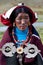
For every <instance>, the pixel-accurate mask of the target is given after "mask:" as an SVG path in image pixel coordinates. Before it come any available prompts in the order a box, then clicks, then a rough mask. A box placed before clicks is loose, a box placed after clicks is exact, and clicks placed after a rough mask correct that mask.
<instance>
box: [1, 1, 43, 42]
mask: <svg viewBox="0 0 43 65" xmlns="http://www.w3.org/2000/svg"><path fill="white" fill-rule="evenodd" d="M21 2H24V3H25V4H26V5H27V6H29V7H30V8H31V9H32V10H33V11H34V12H37V14H38V20H37V22H43V0H0V14H3V13H4V12H6V11H7V10H9V9H10V8H11V7H13V6H16V5H17V4H18V3H21ZM0 26H3V24H2V23H1V22H0ZM36 29H37V31H38V33H39V35H40V38H41V40H42V43H43V27H36ZM3 33H4V32H0V40H1V39H2V36H3Z"/></svg>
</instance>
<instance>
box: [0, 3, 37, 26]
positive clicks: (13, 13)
mask: <svg viewBox="0 0 43 65" xmlns="http://www.w3.org/2000/svg"><path fill="white" fill-rule="evenodd" d="M23 11H24V12H25V13H27V14H29V17H30V22H31V24H33V23H34V22H36V20H37V14H36V13H34V12H33V11H32V10H31V9H30V8H29V7H27V6H25V5H24V3H20V4H19V5H17V6H15V7H12V8H11V9H9V10H8V11H7V12H6V13H5V14H3V15H1V22H2V23H3V24H4V25H7V26H11V25H12V23H13V21H14V20H15V18H16V17H17V15H18V14H19V13H20V12H23Z"/></svg>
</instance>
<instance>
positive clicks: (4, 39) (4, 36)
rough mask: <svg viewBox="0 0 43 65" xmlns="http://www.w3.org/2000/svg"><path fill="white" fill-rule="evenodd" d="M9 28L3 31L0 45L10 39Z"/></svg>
mask: <svg viewBox="0 0 43 65" xmlns="http://www.w3.org/2000/svg"><path fill="white" fill-rule="evenodd" d="M9 29H10V28H9V27H8V28H7V30H6V31H5V32H4V34H3V37H2V40H1V42H0V43H1V44H0V46H3V44H5V43H7V42H9V41H11V37H10V32H9Z"/></svg>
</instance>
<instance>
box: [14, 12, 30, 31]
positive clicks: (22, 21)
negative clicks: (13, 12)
mask: <svg viewBox="0 0 43 65" xmlns="http://www.w3.org/2000/svg"><path fill="white" fill-rule="evenodd" d="M29 23H30V21H29V15H28V14H26V13H19V14H18V16H17V17H16V19H15V24H16V27H18V28H19V29H20V30H25V29H26V28H27V27H28V25H29Z"/></svg>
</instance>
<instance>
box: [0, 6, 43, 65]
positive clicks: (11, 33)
mask: <svg viewBox="0 0 43 65" xmlns="http://www.w3.org/2000/svg"><path fill="white" fill-rule="evenodd" d="M18 9H19V10H18ZM18 11H19V12H22V11H25V12H26V13H28V14H29V16H30V22H31V25H30V26H29V27H28V28H27V29H26V30H25V31H24V35H22V36H25V38H24V37H19V36H20V35H19V34H18V33H20V34H21V33H22V34H23V32H21V31H20V30H19V31H18V29H17V28H16V26H15V27H13V22H14V19H15V18H16V17H17V15H18V13H19V12H18ZM17 12H18V13H17ZM13 13H14V14H13ZM13 18H14V19H13ZM36 20H37V18H36V17H35V14H34V13H33V11H32V10H31V9H30V8H28V7H27V6H24V5H19V6H16V7H13V8H11V9H10V10H9V11H7V13H6V14H5V15H2V16H1V21H2V23H3V24H4V25H7V26H9V27H8V29H7V30H6V32H5V33H4V35H3V38H2V40H1V42H0V48H2V46H3V45H4V44H6V43H7V42H13V43H14V44H15V46H17V42H18V45H19V42H20V41H21V40H22V38H24V39H23V40H26V41H22V42H25V43H30V44H35V45H36V46H37V47H38V49H39V50H41V55H42V57H43V45H42V42H41V40H40V37H39V34H38V32H37V31H36V30H35V28H34V27H33V26H32V23H34V22H35V21H36ZM16 36H17V37H16ZM17 38H18V39H17ZM18 40H19V41H18ZM3 64H4V65H14V64H15V65H19V62H18V59H17V57H16V54H14V56H13V57H12V58H10V57H5V56H4V55H3V54H2V52H0V65H3ZM27 64H29V65H38V64H37V63H36V58H31V59H27V58H25V57H24V58H23V65H27Z"/></svg>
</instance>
